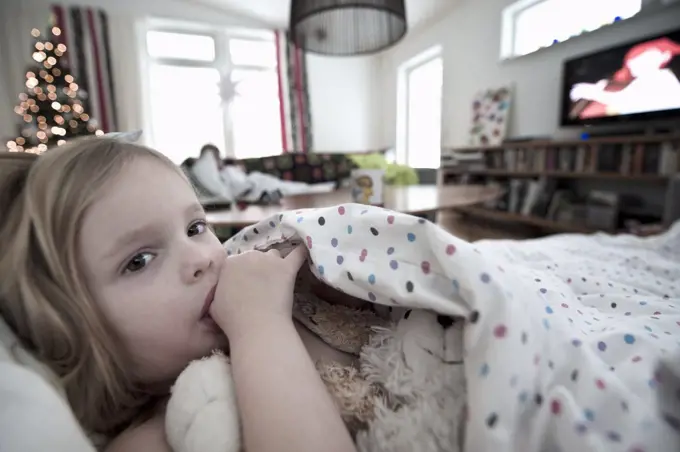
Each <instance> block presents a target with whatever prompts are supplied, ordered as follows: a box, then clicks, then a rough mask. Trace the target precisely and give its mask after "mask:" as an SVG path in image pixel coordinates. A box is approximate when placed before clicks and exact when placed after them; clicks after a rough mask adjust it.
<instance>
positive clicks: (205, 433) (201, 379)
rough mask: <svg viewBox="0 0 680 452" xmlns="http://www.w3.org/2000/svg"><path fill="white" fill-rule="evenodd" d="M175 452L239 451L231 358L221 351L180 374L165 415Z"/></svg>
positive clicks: (239, 442)
mask: <svg viewBox="0 0 680 452" xmlns="http://www.w3.org/2000/svg"><path fill="white" fill-rule="evenodd" d="M165 432H166V436H167V439H168V443H169V444H170V447H172V450H173V451H174V452H198V451H201V452H238V451H239V450H241V431H240V425H239V419H238V410H237V407H236V397H235V394H234V382H233V380H232V377H231V365H230V364H229V359H228V358H227V357H226V356H224V355H223V354H222V353H219V352H215V353H214V354H213V355H212V356H209V357H207V358H203V359H201V360H197V361H193V362H192V363H190V364H189V366H188V367H187V368H186V369H184V371H183V372H182V373H181V374H180V375H179V378H177V381H176V382H175V385H174V386H173V388H172V394H171V396H170V401H169V402H168V407H167V410H166V414H165Z"/></svg>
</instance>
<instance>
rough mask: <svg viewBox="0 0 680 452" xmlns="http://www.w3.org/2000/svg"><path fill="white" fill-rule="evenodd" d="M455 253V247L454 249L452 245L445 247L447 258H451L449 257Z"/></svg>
mask: <svg viewBox="0 0 680 452" xmlns="http://www.w3.org/2000/svg"><path fill="white" fill-rule="evenodd" d="M455 252H456V247H455V246H453V245H447V247H446V254H448V255H449V256H451V255H453V253H455Z"/></svg>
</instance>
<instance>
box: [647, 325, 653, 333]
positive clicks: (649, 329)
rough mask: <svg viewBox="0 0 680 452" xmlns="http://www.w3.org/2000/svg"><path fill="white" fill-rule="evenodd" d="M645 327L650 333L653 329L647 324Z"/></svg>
mask: <svg viewBox="0 0 680 452" xmlns="http://www.w3.org/2000/svg"><path fill="white" fill-rule="evenodd" d="M645 329H646V330H647V331H649V332H650V333H651V332H652V329H651V328H650V327H648V326H647V325H645Z"/></svg>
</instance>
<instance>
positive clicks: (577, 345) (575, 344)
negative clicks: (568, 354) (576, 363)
mask: <svg viewBox="0 0 680 452" xmlns="http://www.w3.org/2000/svg"><path fill="white" fill-rule="evenodd" d="M581 344H582V342H581V340H580V339H572V341H571V345H573V346H574V347H580V346H581Z"/></svg>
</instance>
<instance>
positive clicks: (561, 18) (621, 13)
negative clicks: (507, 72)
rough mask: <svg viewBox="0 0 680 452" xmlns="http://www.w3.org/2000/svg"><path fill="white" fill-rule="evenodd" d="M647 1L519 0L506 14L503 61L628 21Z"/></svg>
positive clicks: (504, 20) (504, 16) (507, 9)
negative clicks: (615, 23)
mask: <svg viewBox="0 0 680 452" xmlns="http://www.w3.org/2000/svg"><path fill="white" fill-rule="evenodd" d="M643 1H644V0H520V1H518V2H516V3H514V4H512V5H510V6H508V7H507V8H506V9H505V10H504V11H503V33H502V42H501V58H512V57H517V56H521V55H527V54H529V53H532V52H535V51H537V50H539V49H541V48H543V47H549V46H551V45H553V44H556V43H558V42H563V41H566V40H568V39H570V38H573V37H575V36H578V35H580V34H582V33H588V32H591V31H594V30H597V29H598V28H602V27H604V26H606V25H610V24H612V23H614V22H618V21H621V20H625V19H629V18H631V17H633V16H635V15H636V14H637V13H639V12H640V10H641V9H642V5H643Z"/></svg>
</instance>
